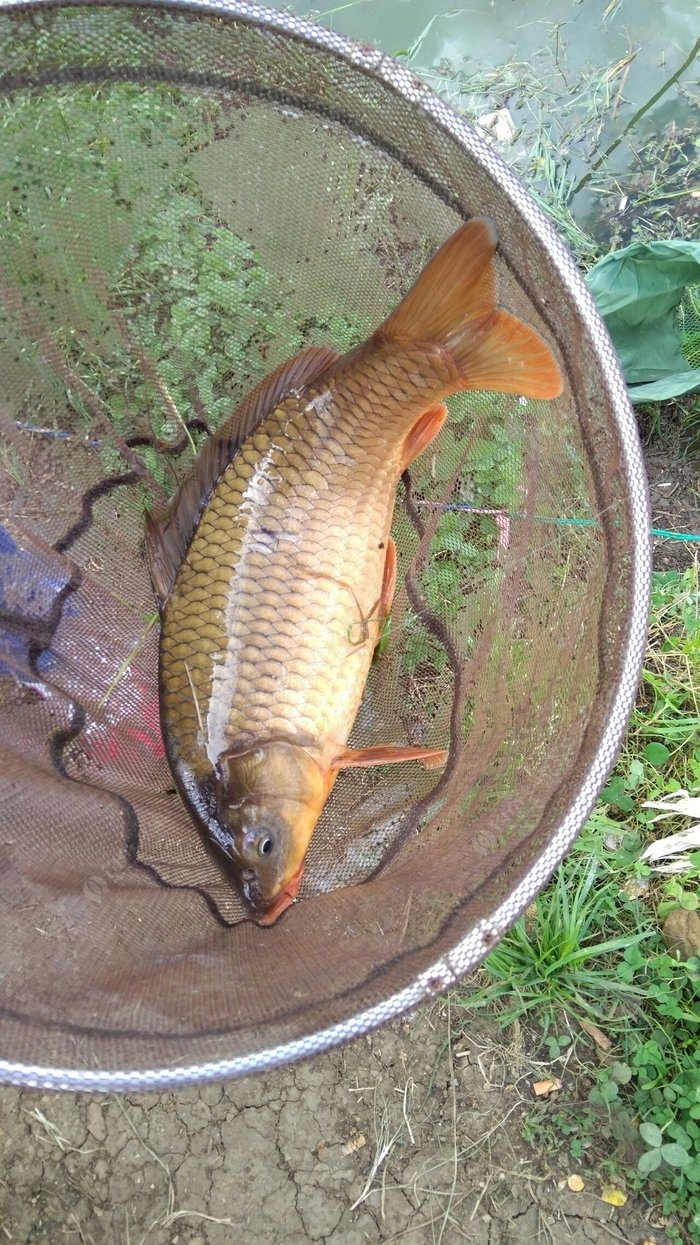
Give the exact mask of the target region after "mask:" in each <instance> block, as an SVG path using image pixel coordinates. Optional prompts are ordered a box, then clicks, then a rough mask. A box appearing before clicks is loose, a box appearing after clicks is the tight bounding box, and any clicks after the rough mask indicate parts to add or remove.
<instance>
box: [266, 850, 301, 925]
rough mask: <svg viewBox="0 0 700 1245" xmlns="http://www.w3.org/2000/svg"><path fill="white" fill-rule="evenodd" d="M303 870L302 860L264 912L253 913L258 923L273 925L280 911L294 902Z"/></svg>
mask: <svg viewBox="0 0 700 1245" xmlns="http://www.w3.org/2000/svg"><path fill="white" fill-rule="evenodd" d="M303 872H304V862H303V861H302V863H301V865H300V866H299V868H298V869H297V871H296V873H295V874H294V876H293V877H291V878H290V879H289V881H288V882H287V885H286V886H285V887H283V888H282V890H281V891H280V893H279V895H278V896H277V898H276V899H275V900H274V901H273V903H272V904H271V906H270V907H269V908H268V909H267V910H266V911H265V912H256V913H255V917H254V919H255V921H257V923H258V925H274V923H275V921H277V920H278V919H279V918H280V917H281V915H282V913H283V912H286V910H287V908H288V907H289V906H290V905H291V904H293V903H294V901H295V899H296V897H297V895H298V894H299V887H300V885H301V875H302V873H303Z"/></svg>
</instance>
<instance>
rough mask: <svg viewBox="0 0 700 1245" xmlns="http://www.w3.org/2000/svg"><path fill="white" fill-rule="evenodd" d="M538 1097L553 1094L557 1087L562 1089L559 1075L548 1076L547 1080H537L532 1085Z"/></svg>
mask: <svg viewBox="0 0 700 1245" xmlns="http://www.w3.org/2000/svg"><path fill="white" fill-rule="evenodd" d="M532 1088H533V1089H534V1091H535V1093H536V1094H537V1097H538V1098H541V1097H542V1096H543V1094H552V1093H554V1091H555V1090H556V1089H561V1081H560V1080H559V1077H558V1076H552V1077H548V1078H547V1080H546V1081H535V1083H534V1085H533V1086H532Z"/></svg>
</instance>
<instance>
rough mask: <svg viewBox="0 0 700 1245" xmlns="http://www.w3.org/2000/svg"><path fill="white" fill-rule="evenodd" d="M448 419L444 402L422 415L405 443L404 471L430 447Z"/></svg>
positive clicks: (403, 451) (402, 456) (402, 460)
mask: <svg viewBox="0 0 700 1245" xmlns="http://www.w3.org/2000/svg"><path fill="white" fill-rule="evenodd" d="M446 419H447V407H446V406H445V403H444V402H441V403H440V405H439V406H431V408H430V410H428V411H425V412H424V413H423V414H422V415H421V417H420V419H419V420H418V421H417V422H416V423H415V424H414V425H413V427H412V428H411V431H410V432H409V434H408V436H407V437H406V440H405V441H404V443H403V450H402V453H401V470H402V471H405V470H406V468H407V467H410V465H411V463H412V462H413V461H414V460H415V459H416V458H417V457H418V455H419V454H422V453H423V450H424V449H425V447H426V445H430V442H431V441H434V440H435V437H436V436H437V434H438V433H439V431H440V429H441V428H442V425H443V424H444V422H445V420H446Z"/></svg>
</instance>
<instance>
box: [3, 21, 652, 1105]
mask: <svg viewBox="0 0 700 1245" xmlns="http://www.w3.org/2000/svg"><path fill="white" fill-rule="evenodd" d="M0 48H1V49H2V51H1V54H0V55H1V62H0V67H1V71H2V75H3V77H2V81H1V83H0V85H1V86H2V96H3V102H2V108H3V128H2V131H0V181H1V183H2V192H3V193H2V202H3V204H4V205H5V208H4V222H3V236H2V241H1V243H0V287H1V288H0V295H1V296H0V322H1V329H0V360H1V367H2V374H3V377H4V380H5V383H4V385H3V393H2V397H1V398H0V418H1V419H2V432H3V446H2V460H1V463H0V506H1V517H2V523H3V526H2V528H0V566H1V567H2V572H1V578H0V609H1V611H2V613H1V617H0V748H1V750H2V768H1V770H0V784H1V788H2V791H1V796H0V799H1V801H2V802H1V803H0V818H1V829H2V834H1V835H0V855H1V858H2V876H1V880H0V895H1V898H2V903H1V904H0V946H1V947H2V973H1V974H0V1033H1V1034H2V1043H1V1049H2V1054H3V1060H4V1062H3V1064H2V1066H1V1068H0V1072H1V1074H2V1075H3V1076H4V1077H5V1079H9V1080H15V1081H18V1082H20V1083H44V1084H50V1085H59V1086H63V1085H73V1086H95V1085H117V1086H128V1085H132V1086H133V1085H142V1086H154V1085H162V1084H167V1083H172V1082H174V1081H177V1080H185V1079H190V1080H192V1079H204V1078H206V1077H211V1076H216V1075H233V1074H236V1073H240V1072H244V1071H247V1070H251V1069H254V1068H260V1067H269V1066H271V1065H272V1064H274V1063H276V1062H281V1061H284V1060H288V1059H291V1058H294V1057H298V1056H299V1055H303V1054H308V1053H310V1052H312V1051H314V1050H319V1049H322V1048H323V1047H325V1046H328V1045H329V1044H331V1043H334V1042H339V1041H342V1040H343V1039H346V1038H348V1037H350V1036H352V1035H353V1034H356V1033H359V1032H362V1031H363V1030H364V1029H366V1028H368V1027H370V1026H371V1025H375V1024H378V1023H380V1022H381V1021H382V1020H384V1019H387V1018H389V1017H390V1016H392V1015H395V1014H396V1013H397V1012H398V1011H399V1010H401V1009H402V1008H406V1007H409V1006H412V1005H415V1003H417V1002H418V1001H420V999H421V998H425V997H426V996H427V995H429V994H431V993H434V992H435V991H439V990H441V989H444V988H445V987H446V986H447V985H448V984H449V983H450V982H451V981H454V980H456V979H457V978H458V977H459V976H460V975H462V974H464V973H465V972H466V971H468V970H469V969H470V968H471V967H473V966H474V965H475V964H476V963H478V962H479V960H480V959H481V958H482V957H483V955H484V954H485V953H486V952H487V950H488V948H489V947H490V946H491V945H493V943H494V941H495V940H496V939H497V938H498V937H499V936H500V935H501V934H502V932H503V931H504V929H505V928H506V927H507V925H508V923H509V922H511V921H512V920H513V919H514V918H515V917H516V916H517V915H518V913H519V912H520V911H522V910H523V908H524V907H525V906H526V904H527V903H528V902H529V900H530V899H531V898H532V896H533V895H534V893H535V892H536V891H537V889H538V888H539V887H541V886H542V885H543V884H544V882H545V881H546V879H547V878H548V876H549V875H550V874H551V871H552V869H553V868H554V867H555V865H556V864H557V863H558V861H559V860H560V859H561V857H562V855H563V853H564V851H565V850H566V848H567V846H568V845H569V844H570V842H571V840H572V838H573V837H574V835H575V833H576V832H577V830H578V829H579V828H580V826H581V824H582V822H583V820H584V819H585V816H586V815H587V812H588V810H589V809H590V807H591V805H592V802H593V801H594V799H595V796H596V794H597V791H598V790H599V789H600V787H601V785H602V783H603V781H604V778H605V776H606V774H607V771H608V769H609V767H610V765H611V763H612V761H613V758H614V755H615V751H616V747H617V745H618V743H619V740H620V737H621V734H622V731H623V730H624V726H625V723H626V719H627V714H628V712H629V709H630V707H631V703H632V699H633V695H634V690H635V686H636V679H637V674H638V669H639V664H640V661H641V655H642V651H643V644H644V636H645V629H646V601H647V587H648V562H649V551H648V534H647V532H648V515H647V508H646V492H645V483H644V475H643V468H642V465H641V456H640V452H639V445H638V441H637V436H636V431H635V427H634V423H633V420H632V418H631V415H630V411H629V408H628V405H627V400H626V395H625V388H624V384H623V382H622V379H621V377H620V375H619V372H618V370H617V365H616V362H615V359H614V356H613V352H612V349H611V347H610V345H609V341H608V338H607V336H606V333H605V331H604V329H603V327H602V325H601V323H600V321H599V319H598V318H597V316H596V314H595V312H594V310H593V307H592V304H591V302H590V299H589V298H588V296H587V294H586V292H585V290H584V288H583V286H582V284H581V282H580V280H579V278H578V275H577V273H576V271H575V268H574V266H573V264H572V262H571V261H570V259H569V257H568V255H567V253H566V252H565V250H564V248H563V247H562V245H561V243H559V241H558V240H557V239H556V238H555V237H554V235H553V234H552V232H551V231H550V229H549V227H548V225H547V224H546V222H545V221H544V220H543V218H542V217H541V216H540V214H539V213H538V212H537V210H536V209H535V208H534V207H533V205H532V204H531V202H530V201H529V199H528V198H527V196H526V194H525V192H524V191H523V190H522V189H521V188H520V187H519V185H518V184H517V183H516V182H515V181H514V180H513V179H512V177H511V175H510V174H509V173H508V172H507V171H506V170H505V168H504V167H503V166H502V165H501V163H500V162H499V160H498V159H497V157H496V156H495V155H494V154H493V152H492V151H491V150H490V148H489V147H487V146H485V145H484V144H483V143H482V142H480V141H479V140H478V139H477V138H476V137H475V136H474V135H473V134H472V133H471V131H469V130H468V129H467V128H466V127H464V126H463V125H462V124H461V122H459V121H458V120H457V118H456V117H455V116H454V115H453V114H452V113H451V112H450V111H449V109H447V108H446V107H445V106H444V105H442V104H441V103H440V102H438V101H437V100H436V99H435V98H434V97H432V96H431V95H429V93H428V92H427V91H426V89H425V87H423V86H422V84H420V83H418V82H417V81H416V80H415V79H413V78H412V77H411V75H410V74H408V73H407V72H405V71H404V70H402V69H401V68H400V67H399V66H397V65H396V64H394V63H393V62H388V61H387V60H386V59H385V58H383V57H382V56H381V55H380V54H379V53H378V52H375V51H373V50H372V49H367V48H361V47H358V46H354V45H350V44H348V43H347V42H346V41H344V40H341V39H339V38H338V37H336V36H335V35H331V34H328V33H327V32H319V31H317V30H313V29H312V28H310V27H308V26H305V25H304V24H303V23H300V22H297V21H295V20H294V19H292V18H286V17H281V16H279V15H276V14H274V13H273V12H272V11H271V10H267V9H266V10H261V9H258V8H255V7H246V6H244V5H242V4H238V5H234V4H232V5H229V6H226V7H224V6H223V5H221V6H217V7H216V8H214V7H213V6H209V7H204V6H201V7H199V6H194V5H192V4H190V5H188V6H187V8H186V9H185V8H184V7H183V8H181V9H178V8H176V7H173V6H170V7H165V6H158V7H155V6H149V5H143V4H140V5H129V6H121V7H115V6H106V5H105V6H102V5H80V6H72V7H70V8H62V7H60V6H54V5H48V4H41V5H39V4H37V5H32V6H18V7H16V8H15V7H13V6H9V7H6V8H5V11H4V12H2V14H0ZM474 214H479V215H487V216H489V217H491V218H492V220H493V221H494V222H495V225H496V229H497V231H498V236H499V239H500V246H499V251H498V254H497V271H498V283H499V301H500V302H501V304H502V305H503V306H505V307H507V308H508V309H509V310H510V311H511V312H513V313H515V314H517V315H519V316H520V317H522V318H523V319H524V320H526V321H527V322H529V323H531V324H533V325H534V326H535V327H537V328H538V329H539V331H540V332H541V333H542V335H543V336H544V337H545V338H546V340H547V341H548V342H549V343H550V345H551V347H552V349H553V350H554V351H555V353H556V354H557V357H558V359H559V361H560V366H561V368H562V372H563V374H564V376H565V379H566V384H565V390H564V394H563V396H562V397H561V398H559V399H557V400H556V401H555V402H553V403H540V402H536V401H525V400H523V399H518V398H517V397H515V398H512V397H494V396H489V395H481V394H470V395H460V396H458V397H457V398H455V399H451V400H450V403H449V405H450V414H451V417H450V419H449V420H448V421H447V424H446V425H445V427H444V429H443V431H442V433H441V434H440V438H439V440H438V441H437V442H436V443H435V444H434V445H433V446H431V448H430V449H429V451H428V452H427V453H426V454H425V455H423V457H421V458H420V459H418V460H417V462H416V463H415V464H414V465H413V467H412V468H411V469H410V471H409V472H408V473H407V474H406V475H405V477H404V479H403V482H402V485H401V488H400V491H399V500H398V504H397V508H396V513H395V523H394V536H395V539H396V542H397V546H398V553H399V580H398V583H399V587H398V591H397V596H396V600H395V604H394V611H393V619H392V632H391V638H390V643H389V645H388V647H387V650H386V652H385V653H384V654H383V656H382V657H381V660H380V661H379V662H378V663H377V664H376V665H375V666H374V667H373V670H372V673H371V676H370V681H369V684H368V688H367V693H366V696H365V699H364V701H363V705H362V708H361V710H360V714H359V717H358V720H357V723H356V727H355V729H354V732H353V736H352V738H351V741H350V742H351V744H354V745H355V746H360V745H361V746H367V745H371V744H373V743H385V742H387V740H394V739H406V740H408V741H409V742H411V743H414V744H422V743H424V742H428V743H430V744H431V745H436V746H448V745H449V747H450V757H449V763H448V765H447V767H446V768H445V770H444V771H443V772H436V771H428V770H424V769H421V768H420V767H419V766H416V765H413V766H400V767H390V768H386V767H385V768H383V769H376V770H359V771H348V772H346V773H343V774H342V775H341V776H340V778H339V780H338V782H337V784H336V787H335V789H334V792H333V795H332V797H331V800H330V802H329V804H328V806H327V808H326V810H325V812H324V814H323V818H322V821H321V823H320V824H319V826H318V828H317V830H316V832H315V834H314V837H313V839H312V844H311V849H310V852H309V856H308V863H307V868H306V873H305V877H304V882H303V886H302V891H301V900H302V901H301V902H300V903H298V904H297V905H295V906H294V908H293V909H291V910H290V911H289V912H288V913H287V914H286V915H285V917H284V918H283V919H282V920H281V921H280V922H279V923H278V924H277V925H275V926H273V927H272V928H270V929H260V928H258V927H257V926H255V925H254V924H251V923H250V921H248V920H246V919H244V917H245V913H244V910H243V907H242V905H241V902H240V900H239V898H238V895H237V892H236V890H235V888H234V886H233V885H232V882H231V879H230V877H228V876H227V875H226V873H225V872H223V871H222V866H221V863H220V862H219V861H218V860H216V859H215V858H214V856H213V855H212V854H211V853H210V852H209V850H208V849H207V847H206V845H205V843H204V840H203V838H202V837H200V835H199V834H198V832H197V830H196V829H195V827H194V825H193V823H192V821H191V819H190V816H189V814H188V812H187V811H186V809H185V808H184V806H183V804H182V802H181V800H180V797H179V795H178V794H177V793H176V792H175V789H174V786H173V780H172V776H171V774H170V771H169V769H168V766H167V764H166V761H165V758H164V753H163V746H162V741H161V735H160V728H159V704H158V686H157V653H158V623H157V617H156V607H155V603H154V597H153V592H152V588H151V584H150V579H149V574H148V570H147V566H146V563H145V558H144V543H143V532H144V508H145V506H146V505H147V504H158V502H160V501H162V499H163V497H164V496H167V495H168V494H169V493H171V492H172V490H173V488H174V487H175V485H176V482H177V480H178V478H179V477H180V476H181V474H182V472H183V471H184V470H185V469H186V468H187V466H188V465H189V464H190V463H191V462H192V457H193V454H194V452H195V451H196V450H197V448H198V447H199V446H200V445H201V444H202V442H203V440H204V438H205V437H206V436H207V434H208V433H209V432H211V431H212V430H213V429H214V428H215V427H216V426H217V425H218V424H219V423H220V421H221V420H222V419H224V418H225V416H226V415H227V414H228V413H229V412H230V410H231V409H232V406H233V405H234V404H235V402H237V401H238V400H239V399H240V398H241V397H242V396H243V395H244V394H245V393H246V392H247V390H248V389H249V388H250V387H251V386H252V385H253V384H254V383H256V382H257V381H258V380H259V379H260V378H261V377H262V376H264V375H265V374H266V373H267V372H268V371H269V370H270V369H271V368H272V367H274V366H275V365H276V364H277V363H279V362H280V361H281V360H282V359H284V358H286V357H287V356H289V355H291V354H293V353H294V352H295V351H297V350H299V349H300V348H301V347H302V346H305V345H309V344H315V343H318V344H329V345H332V346H334V347H336V348H337V349H340V350H346V349H348V348H349V347H350V346H352V345H353V344H355V343H357V342H359V341H361V340H362V339H363V338H364V337H365V336H366V335H367V333H368V332H369V331H370V330H372V329H373V328H374V327H375V326H376V325H377V323H378V322H379V321H380V320H381V319H382V318H383V317H384V316H385V315H386V314H387V312H388V311H389V310H390V309H391V308H392V307H393V306H394V305H395V304H396V302H397V301H398V299H399V297H400V296H401V295H402V294H403V293H404V292H405V290H406V289H407V288H408V286H409V284H410V283H411V281H412V279H413V278H414V277H415V276H416V274H417V273H418V272H419V270H420V269H421V267H422V266H423V264H424V263H425V260H426V259H427V258H428V256H430V255H431V254H432V253H433V252H434V251H435V249H436V248H437V246H438V245H439V244H440V243H441V242H442V241H444V239H445V238H446V237H447V236H448V235H449V234H450V233H451V232H452V231H453V230H454V229H455V227H456V226H457V225H458V224H459V223H460V222H461V221H462V220H463V219H465V218H468V217H469V216H471V215H474ZM562 518H567V519H569V520H576V522H567V523H565V524H564V523H561V522H560V521H559V520H561V519H562Z"/></svg>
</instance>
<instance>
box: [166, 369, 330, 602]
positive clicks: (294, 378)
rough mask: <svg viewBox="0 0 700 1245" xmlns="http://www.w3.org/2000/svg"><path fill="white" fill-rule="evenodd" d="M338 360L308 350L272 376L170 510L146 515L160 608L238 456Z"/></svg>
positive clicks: (216, 438) (212, 444)
mask: <svg viewBox="0 0 700 1245" xmlns="http://www.w3.org/2000/svg"><path fill="white" fill-rule="evenodd" d="M339 358H340V355H339V354H338V351H337V350H331V349H330V347H328V346H309V347H307V349H306V350H302V351H301V352H300V353H299V354H298V355H295V356H294V358H293V359H287V361H286V362H285V363H281V364H280V366H279V367H278V368H276V369H275V371H274V372H270V375H269V376H266V377H265V379H264V380H261V381H260V383H259V384H258V385H256V386H255V388H254V389H251V391H250V393H249V394H248V395H247V397H245V398H244V399H243V401H242V402H241V404H240V406H238V407H236V410H235V411H234V413H233V415H230V416H229V418H228V419H227V420H226V421H225V422H224V423H223V424H222V425H221V427H220V428H219V429H218V430H217V431H216V432H215V433H214V434H213V435H212V436H211V437H209V439H208V441H206V442H205V444H204V446H203V447H202V450H201V452H200V453H199V454H198V456H197V459H196V460H195V463H194V465H193V467H192V468H191V470H190V471H189V472H188V473H187V475H186V476H185V477H184V478H183V480H182V481H181V483H180V486H179V488H178V490H177V492H176V493H175V494H174V496H173V497H172V498H171V500H170V502H169V504H168V506H167V509H166V510H164V511H163V512H162V513H161V514H159V515H157V516H156V515H152V514H148V515H147V516H146V556H147V558H148V565H149V568H150V571H151V579H152V580H153V587H154V589H155V593H156V596H157V598H158V601H159V604H160V606H161V607H162V606H163V605H165V602H166V601H167V599H168V597H169V596H170V592H171V590H172V586H173V584H174V582H175V576H176V575H177V572H178V570H179V568H180V564H181V562H182V559H183V558H184V556H185V554H186V552H187V548H188V546H189V543H190V540H191V539H192V535H193V533H194V530H195V528H196V526H197V523H198V521H199V517H200V515H201V513H202V510H203V509H204V507H205V505H206V503H207V501H208V499H209V497H210V495H211V493H212V490H213V488H214V486H215V484H216V482H217V480H218V479H219V478H220V476H221V475H222V474H223V472H224V471H225V470H226V468H227V466H228V464H229V463H230V462H231V459H232V458H233V456H234V454H235V453H236V451H237V450H238V449H239V448H240V447H241V445H242V444H243V442H244V441H245V440H246V439H247V438H248V437H249V436H250V435H251V433H253V432H254V431H255V429H256V428H257V427H258V425H259V424H260V423H261V422H262V421H263V419H264V418H265V416H266V415H269V414H270V412H271V411H274V409H275V407H276V406H279V404H280V402H282V401H283V400H284V398H285V397H287V396H288V395H289V394H290V393H292V391H299V392H301V391H303V390H304V389H305V388H306V387H307V386H308V385H310V384H311V381H313V380H315V379H316V377H318V376H320V375H321V373H322V372H325V371H326V370H327V369H328V368H329V367H330V366H331V364H332V363H335V362H336V360H337V359H339Z"/></svg>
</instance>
